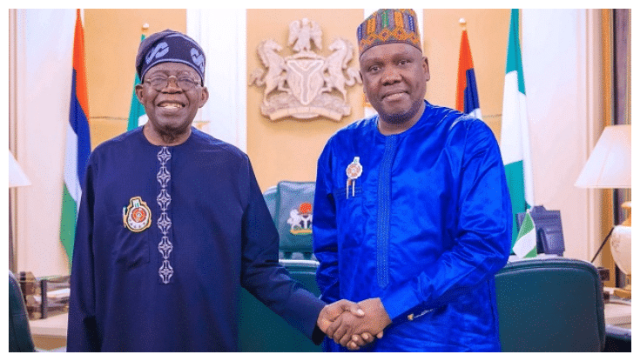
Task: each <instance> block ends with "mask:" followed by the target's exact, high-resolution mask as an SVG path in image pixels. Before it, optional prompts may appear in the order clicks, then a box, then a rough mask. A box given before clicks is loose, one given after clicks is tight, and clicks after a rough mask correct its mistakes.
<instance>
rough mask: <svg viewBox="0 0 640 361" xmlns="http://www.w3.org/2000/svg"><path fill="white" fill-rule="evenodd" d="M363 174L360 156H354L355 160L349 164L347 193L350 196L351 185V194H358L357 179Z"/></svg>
mask: <svg viewBox="0 0 640 361" xmlns="http://www.w3.org/2000/svg"><path fill="white" fill-rule="evenodd" d="M361 175H362V164H360V157H353V161H352V162H351V163H350V164H349V165H348V166H347V186H346V190H345V195H346V197H347V198H349V187H351V196H352V197H353V196H355V195H356V179H358V178H359V177H360V176H361Z"/></svg>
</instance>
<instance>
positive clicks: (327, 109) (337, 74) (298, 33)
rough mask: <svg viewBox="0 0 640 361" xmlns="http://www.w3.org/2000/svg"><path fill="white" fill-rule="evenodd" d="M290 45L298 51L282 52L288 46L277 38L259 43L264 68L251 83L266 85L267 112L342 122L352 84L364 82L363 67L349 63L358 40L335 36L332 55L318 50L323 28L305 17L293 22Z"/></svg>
mask: <svg viewBox="0 0 640 361" xmlns="http://www.w3.org/2000/svg"><path fill="white" fill-rule="evenodd" d="M287 45H288V46H289V47H291V50H293V51H294V54H292V55H288V56H284V57H283V56H281V55H280V52H281V51H282V50H283V49H284V48H283V46H281V45H280V44H279V43H278V42H277V41H275V40H273V39H266V40H263V41H262V42H260V44H259V45H258V48H257V53H258V56H259V57H260V60H261V61H262V65H263V66H264V68H257V69H255V70H254V71H253V72H252V73H251V75H250V77H249V85H255V86H258V87H264V93H263V94H264V95H263V100H262V104H261V106H260V111H261V112H262V115H264V116H266V117H268V118H269V119H270V120H272V121H275V120H280V119H283V118H295V119H304V120H306V119H314V118H318V117H325V118H328V119H331V120H334V121H340V120H341V119H342V117H344V116H346V115H349V114H351V106H350V105H349V102H348V99H347V90H348V87H351V86H353V85H355V84H356V83H362V80H361V78H360V73H359V72H358V70H357V69H356V68H354V67H350V66H349V63H350V62H351V60H352V59H353V54H354V49H355V48H354V46H353V44H351V43H350V42H349V41H347V40H345V39H343V38H336V39H334V40H333V41H332V42H331V44H330V45H329V47H328V48H329V50H331V51H332V53H331V54H329V55H328V56H326V57H325V56H322V55H320V54H318V53H317V51H314V49H317V50H322V30H321V29H320V25H318V23H317V22H315V21H313V20H309V19H307V18H304V19H302V20H295V21H293V22H291V23H290V24H289V38H288V42H287Z"/></svg>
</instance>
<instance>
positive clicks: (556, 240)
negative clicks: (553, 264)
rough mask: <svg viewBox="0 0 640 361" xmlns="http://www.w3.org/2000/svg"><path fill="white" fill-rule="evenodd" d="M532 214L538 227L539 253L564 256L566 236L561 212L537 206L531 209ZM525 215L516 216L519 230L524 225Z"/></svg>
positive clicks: (537, 241) (537, 242)
mask: <svg viewBox="0 0 640 361" xmlns="http://www.w3.org/2000/svg"><path fill="white" fill-rule="evenodd" d="M530 214H531V218H532V219H533V223H534V224H535V226H536V246H537V248H538V253H545V254H555V255H558V256H562V255H563V254H564V234H563V231H562V219H561V217H560V211H557V210H547V209H545V208H544V206H535V207H533V208H532V209H531V211H530ZM524 215H525V213H518V214H517V215H516V221H517V224H518V229H520V226H521V225H522V221H523V220H524Z"/></svg>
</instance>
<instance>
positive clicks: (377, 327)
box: [318, 298, 391, 350]
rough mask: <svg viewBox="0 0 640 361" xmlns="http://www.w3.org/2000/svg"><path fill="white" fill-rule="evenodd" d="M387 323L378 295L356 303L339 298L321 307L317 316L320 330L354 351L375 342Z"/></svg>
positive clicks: (389, 320)
mask: <svg viewBox="0 0 640 361" xmlns="http://www.w3.org/2000/svg"><path fill="white" fill-rule="evenodd" d="M390 323H391V319H389V315H388V314H387V311H386V310H385V309H384V306H383V305H382V302H381V301H380V299H379V298H370V299H367V300H364V301H361V302H359V303H354V302H351V301H348V300H340V301H337V302H334V303H332V304H330V305H327V306H325V307H324V308H323V309H322V311H321V312H320V315H319V316H318V327H319V328H320V329H321V330H322V332H324V333H325V334H326V335H327V336H329V337H331V338H332V339H333V340H334V341H335V342H336V343H339V344H340V345H342V346H344V347H347V348H348V349H349V350H358V349H359V348H360V347H362V346H364V345H366V344H368V343H371V342H373V341H375V339H376V337H377V338H381V337H382V335H383V330H384V328H385V327H387V326H388V325H389V324H390ZM373 335H376V337H374V336H373Z"/></svg>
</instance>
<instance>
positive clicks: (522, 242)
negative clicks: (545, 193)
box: [513, 212, 538, 258]
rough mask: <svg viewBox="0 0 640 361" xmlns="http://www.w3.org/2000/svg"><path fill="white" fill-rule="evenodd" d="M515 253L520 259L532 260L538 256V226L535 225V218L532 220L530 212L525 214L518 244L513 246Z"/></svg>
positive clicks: (517, 240)
mask: <svg viewBox="0 0 640 361" xmlns="http://www.w3.org/2000/svg"><path fill="white" fill-rule="evenodd" d="M513 253H515V254H516V256H518V258H532V257H535V256H537V255H538V249H537V247H536V225H535V223H533V218H531V215H530V214H529V212H527V213H526V214H525V216H524V220H523V221H522V225H521V226H520V232H518V237H517V238H516V243H515V244H514V245H513Z"/></svg>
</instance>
